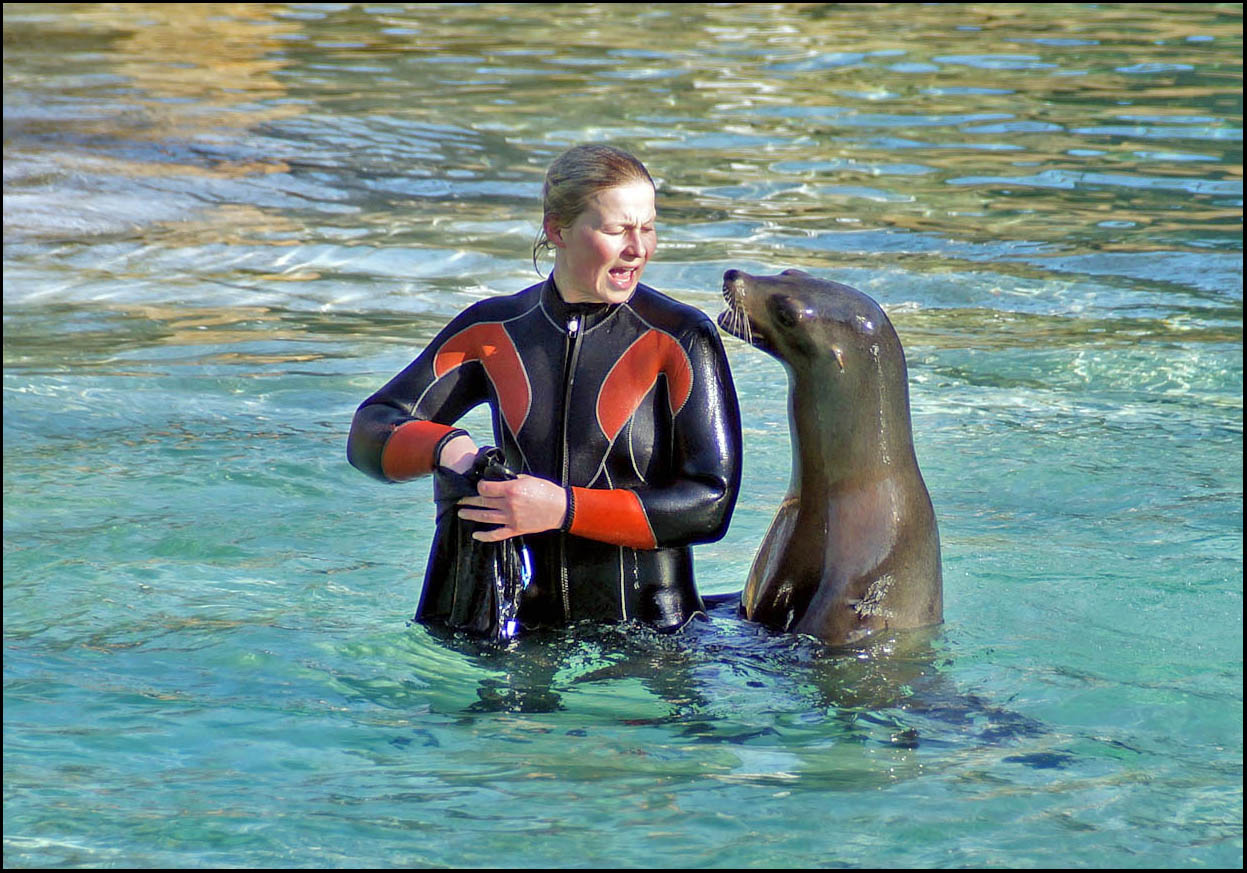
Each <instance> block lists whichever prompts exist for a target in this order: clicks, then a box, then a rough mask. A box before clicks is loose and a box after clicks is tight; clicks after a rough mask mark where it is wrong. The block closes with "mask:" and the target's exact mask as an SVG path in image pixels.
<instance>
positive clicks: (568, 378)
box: [559, 315, 581, 621]
mask: <svg viewBox="0 0 1247 873" xmlns="http://www.w3.org/2000/svg"><path fill="white" fill-rule="evenodd" d="M580 328H581V316H579V315H573V316H571V317H570V318H568V319H567V352H566V357H565V358H564V367H563V442H562V459H561V460H562V463H561V465H560V466H561V468H562V473H563V482H562V484H563V487H567V484H568V479H569V477H570V474H571V457H570V454H571V453H570V452H569V451H568V447H567V421H568V419H569V418H570V417H571V416H570V415H568V410H569V409H570V408H571V402H572V381H573V379H574V377H575V374H576V359H577V358H579V357H580V337H581V333H580ZM559 583H560V587H561V589H562V594H563V620H564V621H571V620H572V602H571V593H570V585H569V582H568V577H567V538H566V536H563V537H560V538H559Z"/></svg>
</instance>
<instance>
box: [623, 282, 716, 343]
mask: <svg viewBox="0 0 1247 873" xmlns="http://www.w3.org/2000/svg"><path fill="white" fill-rule="evenodd" d="M627 305H628V306H629V307H630V308H631V309H632V310H633V311H634V312H635V313H636V314H637V315H638V316H639V317H641V318H642V319H644V320H645V321H647V322H649V323H650V324H651V325H653V326H654V327H657V328H659V329H661V330H665V331H667V332H668V333H672V334H680V333H687V332H689V331H692V332H704V331H707V330H709V331H710V332H712V333H716V334H717V333H718V330H717V328H715V326H714V322H713V321H712V320H711V319H710V316H708V315H706V313H704V312H702V311H701V310H700V309H698V308H697V307H696V306H693V305H691V304H689V303H683V302H681V301H679V300H676V299H675V298H674V297H672V296H670V295H669V294H664V293H663V292H661V291H659V290H658V289H656V288H652V287H650V286H649V285H642V284H638V285H637V290H636V293H635V294H633V295H632V298H631V299H630V300H629V301H628V304H627Z"/></svg>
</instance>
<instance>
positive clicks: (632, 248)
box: [624, 230, 646, 258]
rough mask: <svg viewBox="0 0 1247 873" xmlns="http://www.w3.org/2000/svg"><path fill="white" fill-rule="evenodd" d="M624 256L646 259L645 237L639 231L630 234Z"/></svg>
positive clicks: (625, 244)
mask: <svg viewBox="0 0 1247 873" xmlns="http://www.w3.org/2000/svg"><path fill="white" fill-rule="evenodd" d="M624 254H626V255H633V256H636V257H641V258H643V257H645V256H646V251H645V237H644V236H643V235H642V233H641V231H639V230H632V231H629V232H628V238H627V240H626V241H625V243H624Z"/></svg>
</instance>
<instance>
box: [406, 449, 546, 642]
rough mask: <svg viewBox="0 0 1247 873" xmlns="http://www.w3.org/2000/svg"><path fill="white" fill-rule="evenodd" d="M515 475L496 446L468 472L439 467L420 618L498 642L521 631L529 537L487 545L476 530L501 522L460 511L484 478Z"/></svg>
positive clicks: (482, 452) (483, 451)
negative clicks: (472, 517)
mask: <svg viewBox="0 0 1247 873" xmlns="http://www.w3.org/2000/svg"><path fill="white" fill-rule="evenodd" d="M514 478H516V475H515V473H514V471H512V470H511V469H510V468H508V467H507V465H506V459H505V458H504V457H503V454H502V450H501V449H497V448H494V447H492V446H487V447H485V448H483V449H481V450H480V451H479V452H477V455H476V460H475V461H474V462H473V464H472V469H471V470H469V471H468V472H467V473H466V474H460V473H456V472H454V471H452V470H448V469H446V468H444V467H438V468H437V469H436V470H434V472H433V500H434V501H435V502H436V504H437V528H436V530H435V531H434V533H433V546H432V548H431V549H430V551H429V563H428V566H427V568H426V569H425V572H424V589H423V591H421V593H420V605H419V606H418V607H416V615H415V619H414V620H415V621H418V622H440V623H442V624H445V625H446V626H448V627H451V628H454V629H456V630H464V631H468V632H470V633H474V634H478V635H481V636H485V637H491V638H493V639H497V640H507V639H511V638H512V637H514V636H515V635H516V634H517V633H518V631H519V623H518V622H517V620H516V614H517V613H518V612H519V606H520V595H521V594H523V592H524V589H525V587H527V585H528V581H529V579H530V577H531V575H532V566H531V561H530V558H529V555H528V550H527V549H526V548H525V547H524V541H523V538H522V537H511V538H510V539H505V540H502V541H501V542H496V543H483V542H481V541H480V540H477V539H474V538H473V537H472V534H473V533H474V532H475V531H484V530H491V529H493V528H494V527H495V525H489V524H483V523H481V522H477V521H468V520H466V519H461V518H460V517H459V513H458V511H457V510H458V505H457V504H458V502H459V501H460V500H461V499H462V498H464V497H469V496H473V495H475V494H476V486H477V483H478V482H480V481H481V480H483V479H486V480H492V481H501V480H505V479H514Z"/></svg>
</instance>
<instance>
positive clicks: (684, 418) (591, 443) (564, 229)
mask: <svg viewBox="0 0 1247 873" xmlns="http://www.w3.org/2000/svg"><path fill="white" fill-rule="evenodd" d="M542 198H543V212H544V215H543V219H542V232H541V234H540V235H539V237H538V241H537V243H536V245H535V246H534V249H533V259H534V263H535V262H536V254H537V251H538V250H539V249H540V248H541V247H543V246H553V247H554V249H555V256H554V270H553V271H552V272H551V274H550V276H549V278H547V279H546V280H545V281H544V282H540V283H538V284H536V285H533V286H531V287H529V288H527V289H525V290H523V291H521V292H519V293H518V294H513V295H510V296H506V297H497V298H493V299H490V300H484V301H480V302H478V303H475V304H473V305H472V306H470V307H469V308H468V309H467V310H465V311H464V312H462V313H461V314H460V315H458V316H457V317H456V318H455V319H454V320H453V321H451V322H450V324H449V325H447V326H446V328H445V329H444V330H442V332H441V333H440V334H438V336H437V338H436V339H434V341H433V342H432V343H431V344H430V345H429V347H428V348H427V349H425V350H424V352H423V353H422V354H421V355H420V357H418V358H417V359H416V360H415V361H413V362H412V363H411V364H410V365H409V366H408V367H407V368H406V369H404V370H403V371H402V372H401V373H399V374H398V375H397V376H395V377H394V378H393V379H392V380H390V382H389V383H388V384H386V385H385V386H384V387H383V388H382V389H381V390H380V391H378V392H377V393H376V394H374V395H372V396H371V397H369V398H368V399H367V400H365V401H364V403H363V404H362V405H361V406H360V407H359V409H358V411H357V412H356V413H355V420H354V422H353V424H352V427H351V434H350V438H349V442H348V446H347V457H348V459H349V460H350V462H351V463H352V464H353V465H354V466H355V467H357V468H359V469H360V470H362V471H363V472H365V473H367V474H369V475H371V476H373V477H375V478H378V479H381V480H383V481H390V482H401V481H405V480H408V479H412V478H415V477H418V476H421V475H423V474H426V473H429V472H431V471H432V469H433V468H434V466H435V465H438V464H440V465H444V466H446V467H449V468H451V469H453V470H456V471H458V472H463V471H465V470H467V469H468V468H470V467H471V466H472V463H473V460H474V459H475V457H476V454H477V445H476V442H475V441H474V440H473V439H472V437H471V436H470V435H468V434H467V432H466V431H464V430H462V429H459V428H456V427H454V426H453V425H454V422H455V421H456V420H458V419H459V418H460V417H461V416H462V415H463V414H464V413H465V412H467V411H468V410H469V409H471V408H472V407H474V406H476V405H477V404H479V403H481V402H488V403H489V405H490V408H491V411H492V414H493V431H494V434H493V437H494V440H495V442H496V443H497V444H498V446H499V447H500V448H501V449H502V450H503V452H504V453H505V455H506V459H507V462H508V465H509V466H510V467H511V468H512V469H514V470H517V471H520V473H521V475H520V476H519V478H517V479H514V480H510V481H500V482H493V481H483V482H481V483H480V485H479V486H478V487H479V496H477V497H474V498H468V499H466V500H464V501H463V503H462V504H461V505H462V507H463V508H462V509H461V510H460V512H459V514H460V517H461V518H465V519H470V520H473V521H479V522H487V523H492V524H496V525H498V527H497V528H496V529H495V530H492V531H489V532H486V533H478V534H477V537H478V539H482V540H487V541H488V540H495V541H496V540H501V539H505V538H508V537H515V536H521V535H522V536H523V537H524V543H525V545H526V546H527V548H528V549H529V551H530V553H531V556H532V559H533V561H532V563H533V567H532V580H531V583H530V584H529V586H528V588H527V589H526V590H525V592H524V596H523V600H522V602H521V605H520V611H519V620H520V622H521V624H522V625H524V626H526V627H534V626H539V625H558V624H566V623H568V622H572V621H577V620H581V619H596V620H629V619H635V620H639V621H642V622H645V623H648V624H650V625H653V626H655V627H658V628H662V629H671V628H678V627H681V626H683V625H684V624H685V623H687V622H688V621H689V620H690V619H691V618H692V617H693V616H694V615H696V614H697V613H699V612H701V611H702V609H703V605H702V601H701V598H700V597H699V596H698V593H697V588H696V586H695V584H694V581H693V559H692V550H691V548H690V545H691V544H692V543H696V542H711V541H714V540H717V539H718V538H720V537H721V536H722V535H723V533H724V532H725V531H726V530H727V525H728V520H729V518H730V516H731V513H732V508H733V506H734V505H735V502H736V492H737V488H738V486H739V484H740V416H739V410H738V408H737V403H736V392H735V390H734V388H733V386H732V381H731V375H730V373H729V371H728V366H727V359H726V358H725V356H724V354H723V347H722V344H721V343H720V340H719V335H718V331H717V329H716V328H715V326H714V324H713V323H712V322H711V321H710V319H709V318H707V317H706V316H705V315H704V314H703V313H701V312H700V311H698V310H697V309H694V308H693V307H690V306H686V305H684V304H681V303H678V302H676V301H675V300H673V299H671V298H669V297H667V296H665V295H663V294H661V293H659V292H658V291H655V290H654V289H653V288H650V287H648V286H646V285H642V284H640V278H641V273H642V271H643V270H644V269H645V266H646V264H647V263H648V262H649V259H650V258H651V257H652V256H653V254H654V249H655V246H656V243H657V236H656V233H655V230H654V222H655V218H656V215H655V209H654V182H653V180H652V179H651V178H650V175H649V172H648V171H647V170H646V169H645V167H644V165H643V164H642V163H641V162H640V161H639V160H637V159H636V158H635V157H633V156H632V155H630V154H628V153H627V152H624V151H622V150H620V149H616V148H613V147H610V146H604V145H583V146H576V147H574V148H572V149H569V150H568V151H566V152H564V153H563V154H562V155H560V156H559V157H558V158H557V159H555V161H554V163H553V164H551V166H550V169H549V171H548V172H547V174H546V181H545V186H544V189H543V194H542ZM417 618H437V616H433V615H418V616H417Z"/></svg>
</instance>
